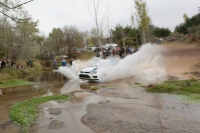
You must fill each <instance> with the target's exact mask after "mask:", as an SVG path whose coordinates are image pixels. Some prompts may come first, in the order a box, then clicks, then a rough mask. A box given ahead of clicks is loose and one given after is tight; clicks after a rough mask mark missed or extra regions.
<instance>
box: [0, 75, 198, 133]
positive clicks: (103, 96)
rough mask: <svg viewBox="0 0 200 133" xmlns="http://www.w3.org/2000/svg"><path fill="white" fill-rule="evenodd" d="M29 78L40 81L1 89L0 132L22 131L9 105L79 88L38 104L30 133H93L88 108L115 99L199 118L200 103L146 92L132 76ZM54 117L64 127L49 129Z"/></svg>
mask: <svg viewBox="0 0 200 133" xmlns="http://www.w3.org/2000/svg"><path fill="white" fill-rule="evenodd" d="M30 80H32V81H36V82H37V84H35V85H29V86H23V87H13V88H8V89H1V90H2V95H1V96H0V124H1V128H0V132H1V133H20V127H19V126H17V125H15V124H14V123H12V122H11V121H10V118H9V108H10V107H11V106H12V105H13V104H14V103H17V102H19V101H23V100H27V99H31V98H34V97H40V96H46V95H53V94H67V93H70V92H73V91H76V93H75V94H74V96H75V97H74V98H73V99H71V100H70V101H67V102H63V103H59V104H58V103H57V102H48V103H44V104H41V105H39V106H38V107H37V109H38V110H39V117H38V118H37V119H36V124H34V125H32V126H31V128H30V132H31V133H55V132H56V133H63V132H77V133H79V132H80V133H93V132H94V131H93V130H92V129H91V128H89V127H88V126H86V125H85V124H83V123H82V117H83V116H84V115H85V114H86V113H87V112H86V108H87V106H88V105H89V104H91V103H99V102H111V103H112V102H113V103H120V104H132V105H141V106H145V107H153V108H156V109H157V110H158V112H159V110H160V111H162V112H166V113H168V114H172V115H176V116H179V117H184V118H187V119H190V120H194V121H198V122H200V114H199V112H200V105H199V104H192V103H190V102H189V101H187V100H183V98H181V97H178V96H175V95H168V94H152V93H146V92H145V90H144V88H141V87H140V86H137V85H134V82H133V81H132V80H131V79H129V80H127V79H126V80H119V81H114V82H109V83H94V82H91V83H90V82H83V81H67V80H66V79H63V77H62V76H61V75H60V74H55V73H45V74H42V75H37V76H35V77H34V78H31V79H30ZM92 86H100V88H101V89H100V90H97V91H96V92H92V91H90V89H91V87H92ZM49 108H60V109H61V110H62V113H61V114H60V115H51V114H49V111H47V110H48V109H49ZM52 120H60V121H63V122H64V127H62V128H59V129H49V128H48V125H49V123H50V122H51V121H52Z"/></svg>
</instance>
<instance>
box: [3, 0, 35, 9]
mask: <svg viewBox="0 0 200 133" xmlns="http://www.w3.org/2000/svg"><path fill="white" fill-rule="evenodd" d="M31 1H33V0H30V1H27V2H24V3H22V4H19V5H17V6H14V7H9V6H8V5H6V4H4V3H2V2H0V4H1V5H4V6H5V7H7V8H9V9H15V8H17V7H20V6H22V5H25V4H27V3H29V2H31Z"/></svg>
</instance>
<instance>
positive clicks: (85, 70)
mask: <svg viewBox="0 0 200 133" xmlns="http://www.w3.org/2000/svg"><path fill="white" fill-rule="evenodd" d="M96 68H97V67H86V68H84V69H82V70H81V72H90V71H92V70H93V69H96Z"/></svg>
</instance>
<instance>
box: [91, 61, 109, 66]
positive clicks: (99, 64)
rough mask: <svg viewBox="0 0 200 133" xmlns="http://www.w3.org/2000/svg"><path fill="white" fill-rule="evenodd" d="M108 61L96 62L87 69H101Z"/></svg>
mask: <svg viewBox="0 0 200 133" xmlns="http://www.w3.org/2000/svg"><path fill="white" fill-rule="evenodd" d="M107 62H108V61H97V62H95V63H93V64H91V65H90V66H89V67H103V66H104V65H105V64H106V63H107Z"/></svg>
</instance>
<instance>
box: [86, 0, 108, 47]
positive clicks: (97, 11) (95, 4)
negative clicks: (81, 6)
mask: <svg viewBox="0 0 200 133" xmlns="http://www.w3.org/2000/svg"><path fill="white" fill-rule="evenodd" d="M91 4H92V9H91V8H90V7H89V8H88V9H89V12H90V15H91V17H92V19H93V21H94V22H95V27H96V32H97V36H98V45H99V47H100V49H101V50H102V46H101V38H102V36H103V33H102V29H103V20H104V19H103V12H102V10H101V9H102V8H101V5H102V0H91Z"/></svg>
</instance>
